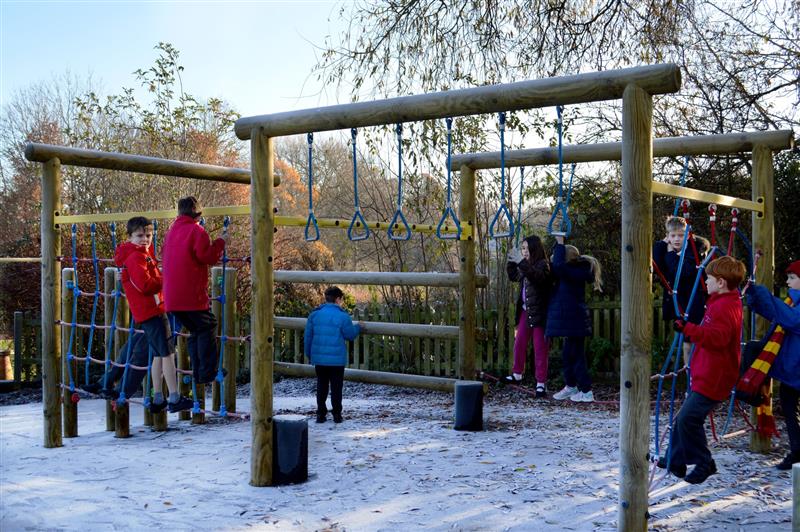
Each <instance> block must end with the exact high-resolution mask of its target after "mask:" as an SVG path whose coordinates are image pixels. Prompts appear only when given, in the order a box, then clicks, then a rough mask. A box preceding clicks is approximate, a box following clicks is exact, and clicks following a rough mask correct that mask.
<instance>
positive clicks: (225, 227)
mask: <svg viewBox="0 0 800 532" xmlns="http://www.w3.org/2000/svg"><path fill="white" fill-rule="evenodd" d="M230 223H231V218H230V216H226V217H225V221H224V222H223V224H222V233H223V234H227V232H228V226H229V225H230ZM227 264H228V251H227V246H226V247H224V248H222V285H221V286H220V289H219V290H220V291H219V305H220V311H219V315H220V319H219V321H220V329H219V330H220V341H219V364H218V365H217V377H216V380H217V382H218V383H219V396H220V408H219V415H220V416H224V415H226V414H227V413H228V410H227V408H226V407H225V375H224V373H223V372H222V370H223V367H224V366H223V361H224V355H225V343H226V342H227V341H228V337H227V335H226V334H225V317H226V316H225V300H226V294H225V271H226V270H227Z"/></svg>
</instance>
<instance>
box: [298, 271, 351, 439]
mask: <svg viewBox="0 0 800 532" xmlns="http://www.w3.org/2000/svg"><path fill="white" fill-rule="evenodd" d="M343 302H344V292H342V290H341V289H340V288H339V287H337V286H331V287H330V288H328V289H327V290H325V303H323V304H322V305H320V306H319V307H317V308H316V309H314V311H313V312H312V313H311V314H309V316H308V321H307V322H306V331H305V336H304V338H305V341H304V346H303V349H304V352H305V355H306V356H307V357H308V358H309V359H310V360H311V363H312V364H313V365H314V370H315V371H316V373H317V423H325V420H326V419H327V416H328V409H327V408H326V406H325V401H326V400H327V399H328V387H329V386H330V390H331V406H332V407H333V408H332V410H331V411H332V412H333V422H334V423H341V422H342V384H343V381H344V367H345V366H346V365H347V344H346V343H345V340H355V339H356V337H357V336H358V335H359V333H360V332H361V326H360V324H353V320H352V319H350V315H349V314H348V313H347V311H345V310H344V309H343V308H342V303H343Z"/></svg>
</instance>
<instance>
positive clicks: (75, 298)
mask: <svg viewBox="0 0 800 532" xmlns="http://www.w3.org/2000/svg"><path fill="white" fill-rule="evenodd" d="M77 242H78V226H77V225H76V224H72V284H71V286H70V284H69V283H67V289H68V290H69V289H71V290H72V322H71V323H70V328H69V345H68V346H67V375H68V376H69V390H70V391H71V392H74V391H75V381H74V380H73V378H72V361H73V360H74V359H75V354H74V353H73V352H72V346H73V345H75V329H77V326H78V321H77V318H78V296H80V294H81V290H80V288H79V286H78V250H77Z"/></svg>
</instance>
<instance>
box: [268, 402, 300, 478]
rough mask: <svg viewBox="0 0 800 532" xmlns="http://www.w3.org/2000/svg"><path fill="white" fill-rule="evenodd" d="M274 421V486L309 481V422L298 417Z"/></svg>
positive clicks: (292, 416) (279, 418) (280, 418)
mask: <svg viewBox="0 0 800 532" xmlns="http://www.w3.org/2000/svg"><path fill="white" fill-rule="evenodd" d="M272 419H273V427H272V483H273V485H276V486H277V485H281V484H298V483H300V482H305V481H306V480H308V420H307V419H306V418H305V417H304V416H296V415H281V416H275V417H273V418H272Z"/></svg>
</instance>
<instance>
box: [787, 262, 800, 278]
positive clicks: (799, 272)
mask: <svg viewBox="0 0 800 532" xmlns="http://www.w3.org/2000/svg"><path fill="white" fill-rule="evenodd" d="M786 273H793V274H795V275H796V276H798V277H800V260H796V261H794V262H793V263H791V264H790V265H789V267H788V268H786Z"/></svg>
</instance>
